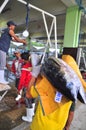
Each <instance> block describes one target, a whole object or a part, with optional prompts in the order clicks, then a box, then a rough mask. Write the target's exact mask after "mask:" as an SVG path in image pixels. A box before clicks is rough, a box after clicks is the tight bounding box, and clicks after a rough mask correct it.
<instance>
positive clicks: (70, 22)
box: [63, 6, 81, 48]
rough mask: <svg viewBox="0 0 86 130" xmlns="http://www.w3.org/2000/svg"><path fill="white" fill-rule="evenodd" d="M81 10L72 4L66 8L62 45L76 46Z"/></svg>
mask: <svg viewBox="0 0 86 130" xmlns="http://www.w3.org/2000/svg"><path fill="white" fill-rule="evenodd" d="M80 20H81V10H79V7H78V6H73V7H70V8H68V9H67V13H66V23H65V33H64V44H63V46H64V47H69V48H71V47H72V48H76V47H78V39H79V31H80Z"/></svg>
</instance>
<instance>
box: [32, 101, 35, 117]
mask: <svg viewBox="0 0 86 130" xmlns="http://www.w3.org/2000/svg"><path fill="white" fill-rule="evenodd" d="M32 107H33V116H34V111H35V103H32Z"/></svg>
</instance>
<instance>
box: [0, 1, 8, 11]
mask: <svg viewBox="0 0 86 130" xmlns="http://www.w3.org/2000/svg"><path fill="white" fill-rule="evenodd" d="M8 2H9V0H5V1H4V2H3V4H2V5H1V7H0V13H1V12H2V11H3V9H4V7H5V6H6V4H7V3H8Z"/></svg>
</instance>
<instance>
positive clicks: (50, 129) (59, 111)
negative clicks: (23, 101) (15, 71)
mask: <svg viewBox="0 0 86 130" xmlns="http://www.w3.org/2000/svg"><path fill="white" fill-rule="evenodd" d="M36 76H38V75H36ZM36 76H33V77H32V79H31V82H30V84H29V87H28V88H29V89H28V91H27V97H28V98H30V96H31V95H32V97H37V96H38V98H39V103H38V106H37V110H36V113H35V116H34V118H33V120H32V123H31V127H30V128H31V130H46V129H47V130H63V128H64V127H65V130H69V127H70V124H71V121H72V119H73V115H74V112H73V111H72V110H74V108H73V109H71V110H70V107H71V105H72V101H70V100H68V99H67V98H66V97H64V96H62V99H61V102H59V103H57V102H55V100H54V99H55V95H56V92H57V90H56V89H55V88H54V87H53V86H52V85H51V84H50V82H49V81H48V80H47V79H46V77H44V76H42V77H41V78H37V77H36ZM36 79H37V81H36ZM35 81H36V85H35V87H34V86H32V85H33V84H34V82H35ZM31 86H32V87H31ZM29 92H30V93H29ZM72 106H74V105H72Z"/></svg>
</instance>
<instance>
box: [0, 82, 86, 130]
mask: <svg viewBox="0 0 86 130" xmlns="http://www.w3.org/2000/svg"><path fill="white" fill-rule="evenodd" d="M16 95H17V90H16V89H15V87H14V86H13V84H11V90H10V91H9V92H8V93H7V95H6V96H5V98H4V99H3V100H2V101H1V102H0V130H30V128H29V125H30V124H29V123H27V122H24V121H22V119H21V117H22V115H25V113H26V110H25V104H23V103H22V104H21V105H19V104H16V102H15V97H16ZM70 130H86V105H84V104H81V103H80V102H79V101H78V102H77V104H76V110H75V115H74V119H73V121H72V124H71V127H70Z"/></svg>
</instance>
